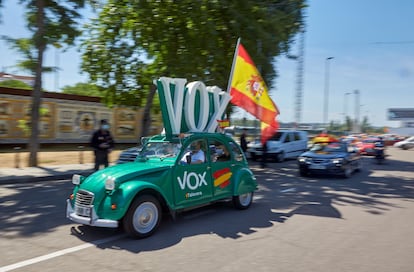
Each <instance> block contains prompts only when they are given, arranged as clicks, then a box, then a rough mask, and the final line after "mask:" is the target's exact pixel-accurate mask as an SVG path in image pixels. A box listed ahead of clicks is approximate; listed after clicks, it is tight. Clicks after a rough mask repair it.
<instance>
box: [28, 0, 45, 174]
mask: <svg viewBox="0 0 414 272" xmlns="http://www.w3.org/2000/svg"><path fill="white" fill-rule="evenodd" d="M44 4H45V3H44V1H43V0H38V1H36V6H37V18H36V20H37V22H36V23H37V31H36V34H35V37H34V39H35V45H36V48H37V62H36V71H35V84H34V87H33V92H32V109H31V131H32V133H31V135H30V139H29V153H30V155H29V166H32V167H35V166H38V161H37V152H38V150H39V119H40V118H39V117H40V111H39V110H40V104H41V102H42V66H43V54H44V52H45V48H46V44H45V41H44V32H45V29H44V15H45V14H44Z"/></svg>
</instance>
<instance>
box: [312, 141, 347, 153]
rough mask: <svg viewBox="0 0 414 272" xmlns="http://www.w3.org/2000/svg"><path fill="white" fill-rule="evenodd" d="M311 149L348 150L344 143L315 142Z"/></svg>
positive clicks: (320, 150) (325, 150)
mask: <svg viewBox="0 0 414 272" xmlns="http://www.w3.org/2000/svg"><path fill="white" fill-rule="evenodd" d="M311 151H315V152H329V153H332V152H346V146H345V145H344V144H343V143H339V142H337V143H328V144H314V145H313V147H312V148H311Z"/></svg>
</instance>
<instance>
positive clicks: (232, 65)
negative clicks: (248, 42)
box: [227, 37, 240, 93]
mask: <svg viewBox="0 0 414 272" xmlns="http://www.w3.org/2000/svg"><path fill="white" fill-rule="evenodd" d="M239 44H240V37H239V38H238V39H237V44H236V50H235V51H234V56H233V63H232V64H231V70H230V78H229V83H227V93H230V89H231V81H232V80H233V72H234V65H235V64H236V59H237V54H238V51H239Z"/></svg>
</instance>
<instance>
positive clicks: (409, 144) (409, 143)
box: [394, 136, 414, 150]
mask: <svg viewBox="0 0 414 272" xmlns="http://www.w3.org/2000/svg"><path fill="white" fill-rule="evenodd" d="M394 146H395V147H399V148H401V149H404V150H407V149H410V148H413V147H414V136H411V137H409V138H407V139H405V140H402V141H399V142H396V143H395V144H394Z"/></svg>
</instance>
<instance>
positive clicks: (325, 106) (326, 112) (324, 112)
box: [323, 57, 334, 125]
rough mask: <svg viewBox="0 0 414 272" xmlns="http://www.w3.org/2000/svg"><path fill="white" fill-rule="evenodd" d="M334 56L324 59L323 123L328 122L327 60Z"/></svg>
mask: <svg viewBox="0 0 414 272" xmlns="http://www.w3.org/2000/svg"><path fill="white" fill-rule="evenodd" d="M333 58H334V57H328V58H326V59H325V95H324V98H325V100H324V106H323V123H324V124H325V125H326V124H327V123H328V103H329V61H330V60H331V59H333Z"/></svg>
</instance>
